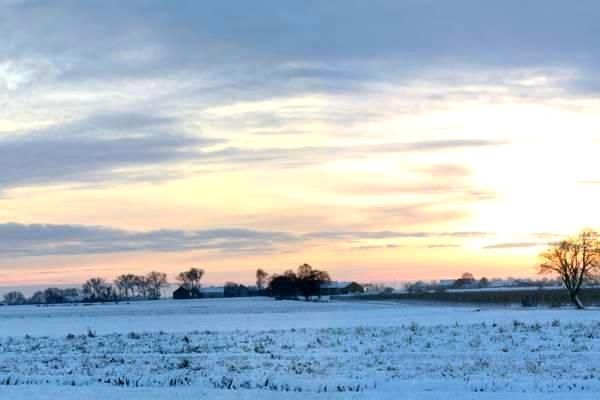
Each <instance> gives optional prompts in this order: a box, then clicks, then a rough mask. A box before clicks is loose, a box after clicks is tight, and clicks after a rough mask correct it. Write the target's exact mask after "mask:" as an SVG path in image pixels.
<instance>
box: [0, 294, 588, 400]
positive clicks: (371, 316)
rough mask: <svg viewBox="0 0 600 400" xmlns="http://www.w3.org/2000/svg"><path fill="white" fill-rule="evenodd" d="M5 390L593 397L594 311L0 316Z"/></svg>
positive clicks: (208, 308)
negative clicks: (573, 394)
mask: <svg viewBox="0 0 600 400" xmlns="http://www.w3.org/2000/svg"><path fill="white" fill-rule="evenodd" d="M89 331H91V332H92V333H88V332H89ZM94 332H95V334H94ZM0 385H3V386H2V388H0V398H11V399H12V398H15V399H19V398H21V397H22V398H27V399H34V398H48V399H49V398H62V397H64V398H90V399H92V398H103V399H104V398H117V397H119V398H127V399H137V398H140V399H145V400H146V399H147V400H151V399H167V398H168V399H170V398H176V397H189V396H190V395H191V394H193V395H194V396H195V395H204V397H207V398H217V399H220V398H223V399H230V398H249V397H251V396H252V397H256V396H260V398H267V399H269V398H286V397H289V398H298V399H300V398H302V399H312V398H315V399H321V398H323V399H330V398H331V399H337V398H390V399H391V398H397V397H394V396H397V394H398V393H402V394H403V396H404V397H408V398H447V397H451V396H460V397H461V399H466V398H475V397H477V398H481V396H484V397H485V398H493V399H500V398H511V400H512V399H530V398H559V396H562V397H561V398H563V397H564V395H565V393H577V397H578V398H596V397H597V396H598V395H599V393H600V311H597V310H587V311H582V312H581V311H575V310H571V309H561V310H549V309H545V310H544V309H533V310H526V309H516V308H515V309H501V308H490V309H475V308H457V307H449V306H448V307H444V306H435V307H433V306H415V305H407V304H400V303H366V302H330V303H303V302H291V301H274V300H271V299H262V298H258V299H214V300H193V301H160V302H144V303H132V304H119V305H94V306H53V307H30V306H23V307H3V308H1V309H0ZM284 394H285V396H284ZM348 396H350V397H348Z"/></svg>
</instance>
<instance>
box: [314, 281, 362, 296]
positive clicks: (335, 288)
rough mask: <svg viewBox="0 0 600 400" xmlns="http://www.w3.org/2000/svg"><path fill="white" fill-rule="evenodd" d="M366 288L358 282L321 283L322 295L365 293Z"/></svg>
mask: <svg viewBox="0 0 600 400" xmlns="http://www.w3.org/2000/svg"><path fill="white" fill-rule="evenodd" d="M364 292H365V289H364V287H363V286H362V285H360V284H358V283H356V282H337V281H333V282H326V283H324V284H322V285H321V296H335V295H342V294H359V293H364Z"/></svg>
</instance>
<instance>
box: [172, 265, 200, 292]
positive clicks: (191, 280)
mask: <svg viewBox="0 0 600 400" xmlns="http://www.w3.org/2000/svg"><path fill="white" fill-rule="evenodd" d="M203 276H204V270H203V269H200V268H190V269H189V270H187V271H183V272H180V273H179V274H178V275H177V276H176V277H175V279H176V280H177V282H179V283H180V284H181V286H183V287H184V288H185V289H187V290H200V281H202V277H203Z"/></svg>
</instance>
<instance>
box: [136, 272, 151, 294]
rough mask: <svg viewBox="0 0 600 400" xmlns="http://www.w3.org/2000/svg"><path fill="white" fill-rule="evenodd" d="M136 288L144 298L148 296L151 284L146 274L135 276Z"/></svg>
mask: <svg viewBox="0 0 600 400" xmlns="http://www.w3.org/2000/svg"><path fill="white" fill-rule="evenodd" d="M135 289H136V290H137V293H138V295H140V296H142V297H143V298H145V299H147V298H148V292H149V290H150V284H149V282H148V279H147V278H146V277H145V276H142V275H139V276H136V277H135Z"/></svg>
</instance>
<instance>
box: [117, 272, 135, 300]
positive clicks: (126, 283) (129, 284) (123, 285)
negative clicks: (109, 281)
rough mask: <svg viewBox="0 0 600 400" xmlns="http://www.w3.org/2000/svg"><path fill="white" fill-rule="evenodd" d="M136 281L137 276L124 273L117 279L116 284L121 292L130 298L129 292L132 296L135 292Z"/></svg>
mask: <svg viewBox="0 0 600 400" xmlns="http://www.w3.org/2000/svg"><path fill="white" fill-rule="evenodd" d="M135 283H136V276H135V275H133V274H123V275H120V276H118V277H117V279H115V286H117V288H118V289H119V291H120V292H121V294H124V295H125V297H127V298H129V297H130V296H129V294H130V293H131V297H133V296H134V294H135Z"/></svg>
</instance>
